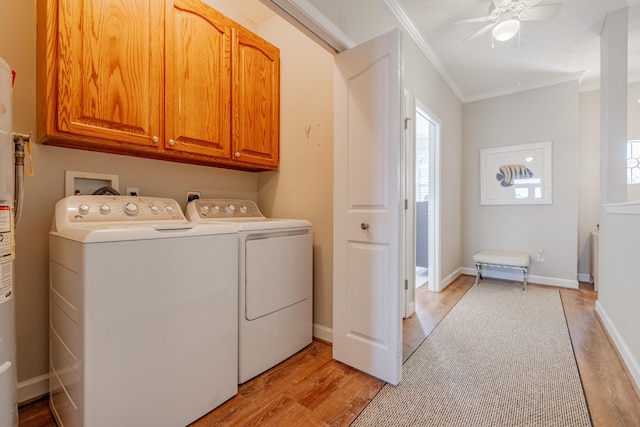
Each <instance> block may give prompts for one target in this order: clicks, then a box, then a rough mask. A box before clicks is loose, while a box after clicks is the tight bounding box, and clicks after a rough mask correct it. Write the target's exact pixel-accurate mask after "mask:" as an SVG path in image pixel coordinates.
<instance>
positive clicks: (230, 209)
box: [224, 205, 236, 214]
mask: <svg viewBox="0 0 640 427" xmlns="http://www.w3.org/2000/svg"><path fill="white" fill-rule="evenodd" d="M224 210H225V211H226V212H227V213H230V214H234V213H236V207H235V206H234V205H227V206H226V207H225V208H224Z"/></svg>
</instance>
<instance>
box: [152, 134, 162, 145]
mask: <svg viewBox="0 0 640 427" xmlns="http://www.w3.org/2000/svg"><path fill="white" fill-rule="evenodd" d="M151 140H152V141H153V143H154V144H157V143H158V141H160V138H158V136H157V135H153V138H151Z"/></svg>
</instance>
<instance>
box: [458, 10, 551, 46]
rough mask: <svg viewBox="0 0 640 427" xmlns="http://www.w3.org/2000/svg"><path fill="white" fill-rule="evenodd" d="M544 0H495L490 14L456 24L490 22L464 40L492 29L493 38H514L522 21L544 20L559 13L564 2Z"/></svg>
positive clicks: (470, 39) (475, 37) (466, 19)
mask: <svg viewBox="0 0 640 427" xmlns="http://www.w3.org/2000/svg"><path fill="white" fill-rule="evenodd" d="M541 1H542V0H493V1H492V2H491V5H490V6H489V14H488V15H486V16H479V17H475V18H462V19H458V20H457V21H455V22H454V23H455V24H468V23H475V22H489V23H488V24H487V25H485V26H484V27H482V28H481V29H480V30H478V31H476V32H475V33H473V34H472V35H470V36H469V37H467V38H466V39H465V40H464V42H465V43H466V42H470V41H472V40H475V39H477V38H478V37H480V36H482V35H483V34H485V33H488V32H489V31H491V33H492V35H493V38H494V39H496V40H498V41H507V40H510V39H512V38H513V37H514V36H515V35H516V34H518V31H520V22H521V21H542V20H545V19H549V18H552V17H553V16H555V15H557V14H558V13H559V12H560V9H561V8H562V4H560V3H553V4H542V5H539V4H538V3H540V2H541Z"/></svg>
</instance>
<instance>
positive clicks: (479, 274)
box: [473, 263, 482, 286]
mask: <svg viewBox="0 0 640 427" xmlns="http://www.w3.org/2000/svg"><path fill="white" fill-rule="evenodd" d="M481 271H482V265H480V264H478V263H476V282H475V283H474V284H473V286H478V283H479V282H480V279H481V278H482V273H481Z"/></svg>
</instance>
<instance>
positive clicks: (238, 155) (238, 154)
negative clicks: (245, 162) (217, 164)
mask: <svg viewBox="0 0 640 427" xmlns="http://www.w3.org/2000/svg"><path fill="white" fill-rule="evenodd" d="M238 157H240V152H239V151H236V159H237V158H238Z"/></svg>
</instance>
